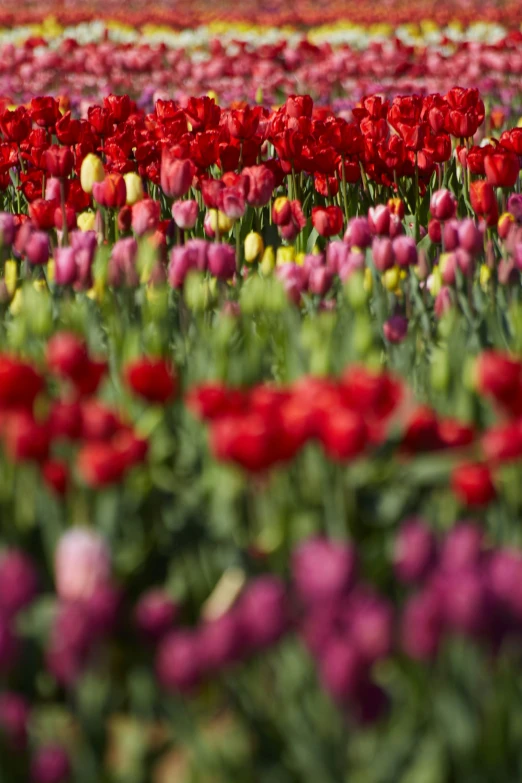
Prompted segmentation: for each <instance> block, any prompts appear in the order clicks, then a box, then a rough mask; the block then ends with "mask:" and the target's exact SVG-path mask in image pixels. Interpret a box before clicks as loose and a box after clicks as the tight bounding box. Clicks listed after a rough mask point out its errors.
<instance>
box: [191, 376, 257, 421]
mask: <svg viewBox="0 0 522 783" xmlns="http://www.w3.org/2000/svg"><path fill="white" fill-rule="evenodd" d="M247 402H248V398H247V395H246V394H245V392H243V390H242V389H234V388H230V387H228V386H225V385H224V384H222V383H219V381H214V382H213V381H208V382H207V383H203V384H200V385H199V386H195V387H194V388H193V389H191V390H190V391H189V393H188V395H187V397H186V403H187V407H188V408H189V409H190V410H191V411H192V412H193V413H194V414H195V415H196V416H199V417H200V418H201V419H206V420H208V421H209V420H212V419H217V418H219V417H220V416H225V415H226V414H231V413H235V412H238V411H241V410H245V409H246V407H247Z"/></svg>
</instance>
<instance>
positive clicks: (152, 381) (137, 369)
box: [124, 357, 177, 404]
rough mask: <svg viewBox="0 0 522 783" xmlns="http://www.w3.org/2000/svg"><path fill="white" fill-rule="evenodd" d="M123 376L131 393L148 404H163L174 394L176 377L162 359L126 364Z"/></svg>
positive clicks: (149, 359) (145, 358)
mask: <svg viewBox="0 0 522 783" xmlns="http://www.w3.org/2000/svg"><path fill="white" fill-rule="evenodd" d="M124 374H125V380H126V383H127V385H128V386H129V387H130V388H131V389H132V391H133V392H134V393H135V394H137V395H138V396H139V397H143V399H144V400H148V401H149V402H157V403H161V404H163V403H166V402H168V400H170V399H172V397H174V395H175V393H176V388H177V381H176V376H175V375H174V372H173V371H172V368H171V366H170V365H169V364H168V363H167V362H166V361H165V360H164V359H152V358H147V357H143V358H142V359H138V360H136V361H134V362H132V363H131V364H128V365H127V367H126V368H125V371H124Z"/></svg>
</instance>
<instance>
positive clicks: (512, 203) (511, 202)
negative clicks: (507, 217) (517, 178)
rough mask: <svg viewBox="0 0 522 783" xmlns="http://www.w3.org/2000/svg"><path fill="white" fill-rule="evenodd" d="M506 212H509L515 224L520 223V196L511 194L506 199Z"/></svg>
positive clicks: (521, 212) (521, 197)
mask: <svg viewBox="0 0 522 783" xmlns="http://www.w3.org/2000/svg"><path fill="white" fill-rule="evenodd" d="M507 211H508V212H510V213H511V214H512V215H513V217H514V218H515V220H516V221H517V223H522V194H520V193H512V194H511V195H510V197H509V198H508V202H507Z"/></svg>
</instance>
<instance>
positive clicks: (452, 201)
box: [430, 188, 457, 220]
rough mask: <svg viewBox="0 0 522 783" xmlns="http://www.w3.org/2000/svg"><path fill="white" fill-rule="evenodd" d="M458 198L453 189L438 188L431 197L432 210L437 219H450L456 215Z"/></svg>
mask: <svg viewBox="0 0 522 783" xmlns="http://www.w3.org/2000/svg"><path fill="white" fill-rule="evenodd" d="M456 211H457V199H456V198H455V196H454V195H453V193H451V191H449V190H446V188H442V189H441V190H436V191H435V192H434V193H433V194H432V196H431V199H430V212H431V214H432V215H433V217H434V218H436V219H437V220H450V219H451V218H453V217H455V213H456Z"/></svg>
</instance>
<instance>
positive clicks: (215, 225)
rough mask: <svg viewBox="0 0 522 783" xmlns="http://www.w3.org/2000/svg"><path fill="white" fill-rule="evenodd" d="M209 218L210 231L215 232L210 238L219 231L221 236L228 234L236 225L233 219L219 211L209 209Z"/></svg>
mask: <svg viewBox="0 0 522 783" xmlns="http://www.w3.org/2000/svg"><path fill="white" fill-rule="evenodd" d="M207 217H208V220H209V224H210V229H211V231H212V232H213V234H211V235H210V236H214V235H215V234H216V233H217V231H218V230H219V233H220V235H221V234H228V232H229V231H230V229H231V228H232V226H233V225H234V221H233V220H232V218H229V217H227V215H225V213H224V212H221V211H220V210H217V209H209V211H208V214H207Z"/></svg>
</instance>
